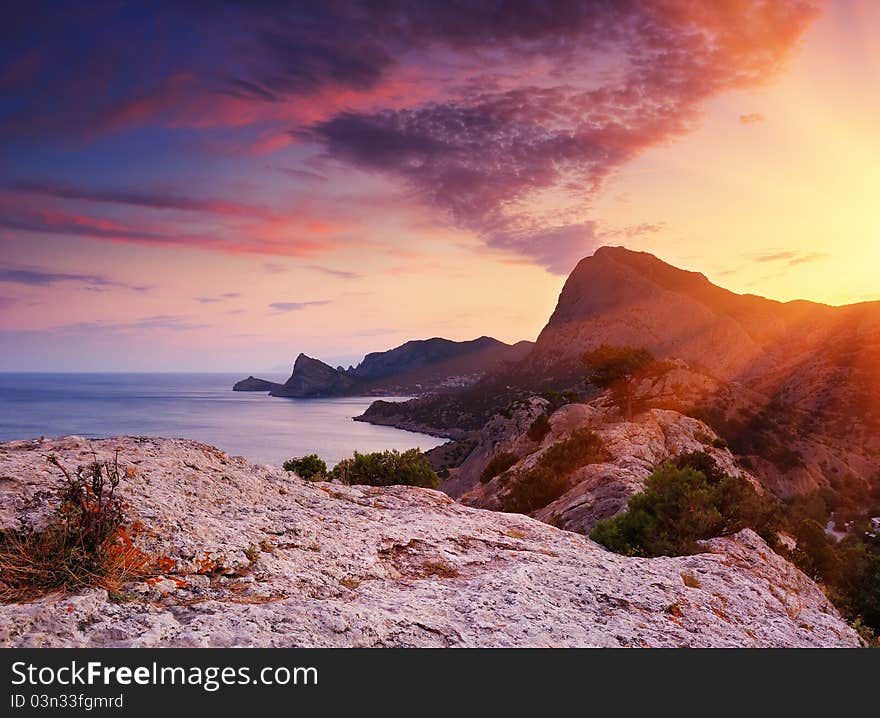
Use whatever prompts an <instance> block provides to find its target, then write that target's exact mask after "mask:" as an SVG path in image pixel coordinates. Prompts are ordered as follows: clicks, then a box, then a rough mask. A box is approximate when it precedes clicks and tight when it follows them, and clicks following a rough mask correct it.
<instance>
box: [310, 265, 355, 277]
mask: <svg viewBox="0 0 880 718" xmlns="http://www.w3.org/2000/svg"><path fill="white" fill-rule="evenodd" d="M309 269H314V270H315V271H316V272H321V273H323V274H327V275H329V276H331V277H337V278H338V279H361V278H362V277H363V276H364V275H363V274H358V273H357V272H346V271H343V270H341V269H332V268H330V267H320V266H318V265H317V264H312V265H310V267H309Z"/></svg>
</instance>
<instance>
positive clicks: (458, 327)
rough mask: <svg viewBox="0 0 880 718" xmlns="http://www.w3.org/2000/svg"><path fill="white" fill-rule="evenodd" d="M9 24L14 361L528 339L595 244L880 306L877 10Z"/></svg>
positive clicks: (2, 58)
mask: <svg viewBox="0 0 880 718" xmlns="http://www.w3.org/2000/svg"><path fill="white" fill-rule="evenodd" d="M15 5H16V3H15V2H13V3H11V4H5V5H4V17H3V23H2V25H0V345H2V352H0V370H88V369H94V370H103V369H113V370H199V369H201V370H216V371H224V370H232V371H239V370H241V371H249V372H250V371H254V372H257V371H265V370H267V369H283V368H284V367H285V366H286V365H288V364H289V362H290V361H291V360H292V359H293V357H294V356H295V355H296V354H297V353H298V352H299V351H305V352H306V353H309V354H312V355H317V356H320V357H322V358H325V359H327V360H330V361H332V362H334V363H335V362H345V363H348V362H350V361H353V360H356V358H357V357H358V356H360V355H363V353H364V352H366V351H373V350H378V349H384V348H388V347H391V346H394V345H396V344H399V343H401V342H403V341H405V340H407V339H412V338H424V337H429V336H446V337H449V338H453V339H469V338H473V337H476V336H479V335H482V334H490V335H493V336H496V337H498V338H500V339H503V340H507V341H515V340H519V339H533V338H535V336H536V334H537V333H538V331H539V330H540V329H541V327H542V326H543V323H544V322H545V321H546V318H547V317H548V316H549V314H550V312H551V311H552V309H553V306H554V303H555V300H556V297H557V295H558V293H559V290H560V288H561V286H562V282H563V281H564V279H565V275H566V274H567V273H568V272H569V271H570V270H571V268H572V267H573V266H574V264H575V263H576V262H577V260H578V259H579V258H581V257H583V256H587V255H589V254H591V253H592V252H593V250H594V249H595V248H596V247H598V246H601V245H603V244H615V245H617V244H622V245H626V246H629V247H631V248H634V249H640V250H648V251H651V252H654V253H655V254H657V255H658V256H660V257H662V258H663V259H666V260H667V261H670V262H672V263H674V264H677V265H680V266H685V267H688V268H692V269H698V270H700V271H702V272H704V273H705V274H706V275H707V276H708V277H709V278H710V279H712V280H713V281H715V282H716V283H719V284H722V285H724V286H727V287H729V288H731V289H734V290H736V291H740V292H753V293H759V294H763V295H765V296H769V297H772V298H775V299H780V300H790V299H794V298H799V297H803V298H808V299H813V300H817V301H823V302H829V303H834V304H840V303H848V302H856V301H865V300H869V299H880V287H878V284H877V281H876V268H877V266H880V236H878V231H880V210H878V202H877V199H876V187H877V186H878V184H880V135H878V133H877V131H876V127H877V122H878V119H880V32H878V30H877V29H876V28H880V9H878V5H880V3H874V2H872V1H871V0H829V2H826V3H823V2H821V0H765V1H762V0H719V1H718V2H711V3H709V2H703V1H701V0H641V1H639V0H593V1H589V0H584V1H583V2H577V1H575V0H567V1H566V0H562V1H559V2H555V1H552V0H540V1H536V2H528V1H526V0H517V1H515V2H514V1H512V0H509V1H504V0H477V1H474V2H465V1H464V0H445V1H443V2H439V1H438V2H420V3H410V2H403V1H402V0H400V1H398V0H374V1H369V0H349V1H340V2H334V1H332V0H330V1H328V0H316V1H315V2H309V1H304V2H283V1H282V0H277V1H274V2H273V1H271V0H266V1H265V2H259V1H254V2H244V1H243V0H242V1H240V2H234V1H229V2H220V1H212V2H208V0H182V1H176V2H167V3H163V2H150V3H148V2H125V1H124V0H113V1H108V2H82V3H58V2H55V3H47V5H46V7H41V6H40V3H39V2H35V1H34V0H29V1H28V2H21V3H20V9H18V10H16V9H15Z"/></svg>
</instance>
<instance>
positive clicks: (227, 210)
mask: <svg viewBox="0 0 880 718" xmlns="http://www.w3.org/2000/svg"><path fill="white" fill-rule="evenodd" d="M0 188H2V189H4V190H6V191H9V192H20V193H25V194H32V195H37V196H41V197H53V198H56V199H72V200H80V201H84V202H95V203H102V204H121V205H132V206H136V207H146V208H149V209H159V210H176V211H180V212H207V213H210V214H221V215H228V216H233V217H260V218H265V219H271V218H272V217H273V216H274V215H273V213H272V212H270V211H269V210H267V209H265V208H262V207H256V206H253V205H247V204H242V203H240V202H236V201H234V200H229V199H221V198H206V197H199V196H197V195H188V194H185V193H182V192H168V191H165V192H163V191H158V190H152V191H151V190H142V189H129V190H120V189H101V188H89V187H77V186H75V185H70V184H62V183H57V182H35V181H19V182H8V183H6V184H4V185H2V186H0Z"/></svg>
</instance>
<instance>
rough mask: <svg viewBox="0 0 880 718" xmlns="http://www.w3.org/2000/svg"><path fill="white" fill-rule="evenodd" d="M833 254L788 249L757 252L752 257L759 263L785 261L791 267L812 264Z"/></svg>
mask: <svg viewBox="0 0 880 718" xmlns="http://www.w3.org/2000/svg"><path fill="white" fill-rule="evenodd" d="M830 256H831V255H829V254H827V253H825V252H799V251H795V250H787V251H784V252H768V253H765V254H757V255H754V256H753V257H752V259H753V260H754V261H755V262H759V263H762V264H764V263H770V262H784V263H785V264H787V265H788V266H790V267H794V266H797V265H799V264H810V263H812V262H819V261H822V260H823V259H828V257H830Z"/></svg>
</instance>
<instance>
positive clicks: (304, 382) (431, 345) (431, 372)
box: [233, 337, 533, 398]
mask: <svg viewBox="0 0 880 718" xmlns="http://www.w3.org/2000/svg"><path fill="white" fill-rule="evenodd" d="M532 346H533V344H532V343H531V342H518V343H517V344H505V343H504V342H501V341H498V340H497V339H493V338H491V337H480V338H478V339H473V340H471V341H464V342H456V341H452V340H449V339H442V338H439V337H435V338H433V339H424V340H416V341H409V342H406V343H405V344H402V345H400V346H399V347H395V348H394V349H390V350H388V351H384V352H373V353H370V354H367V355H366V356H365V357H364V359H363V361H361V362H360V363H359V364H358V365H357V366H356V367H349V368H348V369H343V368H342V367H338V368H335V369H334V368H333V367H331V366H330V365H328V364H325V363H324V362H322V361H320V360H318V359H313V358H311V357H308V356H306V355H305V354H300V355H299V356H298V357H297V359H296V362H295V363H294V365H293V372H292V373H291V375H290V378H289V379H288V380H287V381H286V382H285V383H284V384H281V385H278V384H274V383H272V382H266V381H264V380H261V379H254V378H253V377H249V378H248V379H245V380H242V381H240V382H238V383H237V384H236V385H235V386H234V387H233V389H234V390H236V391H268V392H269V393H270V394H271V395H272V396H283V397H297V398H307V397H320V396H346V395H349V396H351V395H370V394H374V395H378V394H384V395H394V394H423V393H426V392H431V391H443V390H449V389H453V388H461V387H465V386H470V385H473V384H475V383H476V382H478V381H479V380H480V379H482V378H483V377H485V376H487V375H488V374H489V373H491V372H493V371H496V370H498V369H500V368H501V367H502V366H504V365H505V364H508V363H512V362H517V361H520V360H522V359H523V358H524V357H525V356H526V355H527V354H528V353H529V352H530V351H531V349H532Z"/></svg>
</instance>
